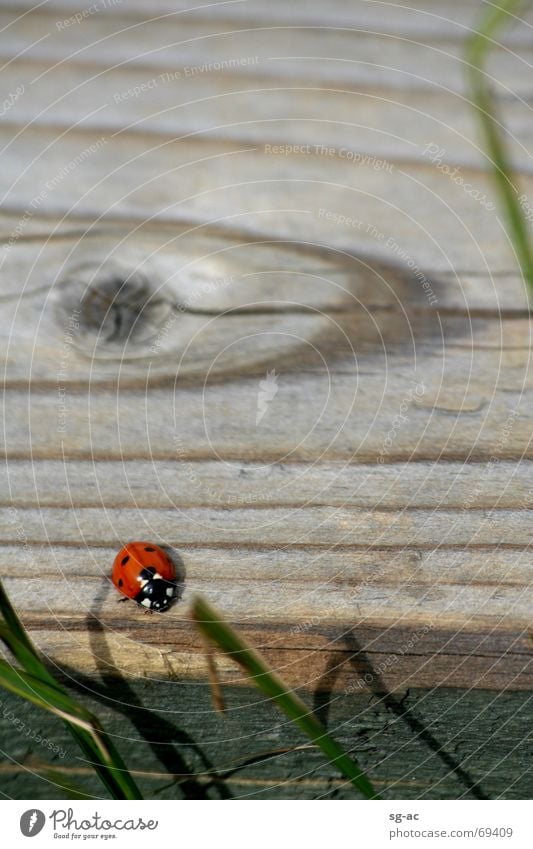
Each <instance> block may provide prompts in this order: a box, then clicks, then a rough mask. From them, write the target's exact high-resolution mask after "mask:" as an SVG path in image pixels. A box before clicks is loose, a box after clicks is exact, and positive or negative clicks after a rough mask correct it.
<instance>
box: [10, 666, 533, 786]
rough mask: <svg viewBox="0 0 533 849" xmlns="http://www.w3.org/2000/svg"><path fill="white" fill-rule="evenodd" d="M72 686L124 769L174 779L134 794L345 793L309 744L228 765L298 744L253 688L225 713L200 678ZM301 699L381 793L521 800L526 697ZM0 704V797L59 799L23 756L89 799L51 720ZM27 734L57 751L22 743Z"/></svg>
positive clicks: (444, 694) (415, 694) (527, 771)
mask: <svg viewBox="0 0 533 849" xmlns="http://www.w3.org/2000/svg"><path fill="white" fill-rule="evenodd" d="M72 690H73V691H74V692H76V693H77V694H78V695H81V696H82V701H83V702H84V703H85V704H86V705H87V706H88V707H90V709H91V710H94V711H96V712H97V713H98V715H99V716H100V717H101V719H102V720H103V721H104V724H105V725H106V727H107V728H109V729H110V731H112V733H113V734H114V735H116V736H115V743H116V744H117V745H118V746H119V748H120V750H121V752H122V754H123V755H124V757H125V760H126V762H127V763H128V765H129V766H130V767H131V768H132V769H136V770H144V771H150V772H154V773H158V774H161V773H163V774H164V775H166V774H167V773H178V774H181V777H179V778H175V779H171V778H165V777H161V775H157V776H155V777H151V778H149V777H148V778H147V777H144V778H143V777H139V782H140V784H141V787H142V789H143V792H144V794H145V796H146V797H149V798H152V797H153V798H158V799H159V798H160V799H165V798H184V797H189V798H220V797H222V798H238V797H246V798H264V799H271V798H297V799H310V798H321V797H324V798H338V799H342V798H356V797H357V794H356V793H355V791H354V790H353V788H352V787H350V786H349V785H346V784H345V783H344V782H343V781H342V780H341V779H340V778H339V776H338V775H337V774H336V773H335V770H334V769H333V768H332V767H331V766H329V765H328V764H326V763H325V762H324V759H323V757H322V755H321V754H320V753H319V752H318V751H317V750H315V749H307V750H305V751H293V752H288V753H280V754H277V755H273V756H271V757H269V758H268V759H265V760H262V761H260V762H259V763H256V764H251V765H250V764H249V765H247V766H245V767H243V768H241V769H239V768H238V767H239V764H240V763H241V762H242V761H244V760H245V759H247V758H251V757H253V756H255V755H258V754H260V753H262V752H268V751H271V750H276V749H280V748H282V747H289V746H298V745H301V744H305V742H306V741H305V740H304V739H303V737H302V736H301V734H300V733H299V732H298V731H297V730H296V729H295V728H293V727H292V726H291V725H290V724H289V723H288V722H286V721H285V720H284V718H283V717H282V716H281V714H280V713H279V712H278V711H277V710H276V709H275V708H274V707H273V706H272V705H271V704H270V703H268V702H265V701H264V700H262V699H261V698H260V696H259V695H258V693H257V692H256V691H255V690H252V689H245V688H240V687H234V688H226V689H225V692H226V697H227V703H228V711H227V713H226V715H225V716H220V715H219V714H217V713H216V712H215V711H214V710H213V708H212V705H211V700H210V695H209V691H208V687H207V686H206V684H205V683H203V682H202V683H191V682H155V681H135V682H131V681H123V680H121V679H116V678H111V677H110V678H108V679H107V680H106V681H105V682H104V683H103V684H102V683H98V684H97V683H94V682H92V683H91V682H88V681H87V682H80V681H79V679H78V681H77V683H76V685H75V686H72ZM90 690H92V693H91V692H89V691H90ZM303 695H304V697H305V698H307V700H308V702H309V703H310V704H312V703H313V700H314V703H315V709H316V710H317V711H318V713H319V715H320V717H321V718H322V720H323V721H325V722H326V723H327V725H328V728H329V730H330V731H332V732H333V733H335V734H336V735H337V736H338V738H339V740H340V741H342V743H343V745H344V746H346V748H347V749H348V750H349V751H351V752H353V753H354V754H355V755H356V756H357V759H358V760H359V762H360V763H361V765H362V766H363V767H364V768H365V769H366V770H368V772H369V774H370V776H371V777H372V778H373V779H374V780H375V781H376V783H377V786H378V788H379V789H380V791H382V792H383V795H384V796H385V797H386V798H391V799H416V798H429V799H440V798H463V797H464V798H496V797H499V796H501V797H504V798H511V799H525V798H531V795H532V792H533V775H532V773H531V737H530V736H529V735H530V733H531V731H530V729H531V706H532V704H533V702H532V694H531V693H526V692H504V693H496V692H489V691H482V690H472V691H470V692H469V691H463V690H451V689H444V688H442V689H438V690H434V691H423V690H411V691H408V692H407V693H404V694H403V695H402V694H400V695H395V696H392V695H381V696H380V695H377V694H374V695H367V694H360V693H355V694H354V693H352V694H349V695H344V694H339V693H333V694H332V695H328V694H324V693H322V694H315V696H313V694H303ZM0 699H1V701H2V704H1V706H0V732H1V736H0V739H1V740H2V749H3V752H4V755H3V761H2V767H1V771H0V791H1V792H2V793H4V794H5V795H7V796H10V797H13V798H38V799H45V798H54V797H59V798H61V797H62V795H63V794H62V793H61V792H60V791H59V790H58V788H57V787H55V786H53V785H51V784H50V783H48V782H47V781H46V780H45V779H43V778H41V777H39V776H37V775H35V773H34V771H32V758H39V759H41V760H48V761H49V762H51V763H53V764H54V766H55V767H56V768H57V767H65V766H66V767H67V769H68V770H69V773H70V774H71V775H72V777H74V776H75V777H76V778H77V779H78V780H79V781H81V782H82V783H83V785H84V787H85V788H86V789H87V791H88V792H92V793H94V794H95V795H98V796H99V795H100V794H101V790H100V785H99V783H98V782H97V781H95V780H94V779H92V778H91V777H90V772H88V771H87V767H86V765H85V764H84V763H83V761H82V760H81V759H80V755H79V753H78V752H77V751H76V749H75V746H74V744H73V743H72V741H71V739H70V737H69V735H68V733H67V732H66V731H65V730H64V729H63V726H62V724H61V723H60V722H59V721H58V720H56V719H54V718H53V717H49V716H47V715H44V714H43V713H42V712H40V711H38V710H37V709H34V708H33V707H31V706H30V705H27V704H25V703H24V702H22V701H21V700H18V699H16V698H15V697H11V696H9V695H8V694H4V693H0ZM8 711H13V714H14V719H12V718H9V716H8V715H7V714H8ZM16 722H17V723H18V725H17V724H16ZM21 723H24V726H22V725H21ZM27 729H30V733H33V732H35V733H38V734H40V735H41V736H43V737H45V738H46V739H47V740H49V741H50V742H51V744H52V745H55V746H59V747H60V748H61V751H60V752H55V753H54V752H51V751H50V749H48V748H46V746H45V745H43V744H42V743H36V742H35V741H33V742H32V741H30V740H29V738H28V736H27ZM63 750H64V752H65V754H63ZM16 764H20V765H21V766H16ZM186 773H189V774H190V775H185V774H186Z"/></svg>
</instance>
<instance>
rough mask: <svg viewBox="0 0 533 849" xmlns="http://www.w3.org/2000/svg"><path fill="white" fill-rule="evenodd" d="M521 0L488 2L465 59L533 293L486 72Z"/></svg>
mask: <svg viewBox="0 0 533 849" xmlns="http://www.w3.org/2000/svg"><path fill="white" fill-rule="evenodd" d="M523 5H524V4H523V2H522V0H501V2H500V4H499V5H492V4H491V5H490V6H489V7H488V11H487V12H486V13H485V14H484V15H483V18H482V19H481V21H480V23H479V25H478V26H477V30H476V32H475V33H474V35H473V36H472V37H471V38H470V39H469V42H468V47H467V53H466V58H467V62H468V75H469V81H470V89H471V93H472V100H473V102H474V104H475V107H476V113H477V117H478V120H479V123H480V126H481V131H482V133H483V137H484V142H485V145H486V148H487V155H488V157H489V159H490V162H491V168H492V172H493V176H494V178H495V183H496V188H497V190H498V193H499V195H500V200H501V204H502V207H503V211H504V213H505V217H506V221H507V229H508V233H509V236H510V238H511V240H512V243H513V246H514V249H515V251H516V256H517V259H518V262H519V264H520V267H521V271H522V274H523V276H524V279H525V281H526V283H527V284H528V286H529V290H530V296H533V249H532V246H531V240H530V233H529V231H528V227H527V223H526V220H525V217H524V215H523V213H522V209H521V207H520V203H519V200H518V190H517V189H516V187H515V185H514V183H513V180H512V168H511V165H510V161H509V157H508V154H507V150H506V146H505V143H504V140H503V135H502V130H501V124H500V122H499V121H498V119H497V117H496V109H495V104H494V98H493V96H492V94H491V91H490V87H489V82H488V77H487V76H486V74H485V62H486V59H487V54H488V52H489V50H490V48H491V45H492V44H493V43H494V38H495V36H497V35H498V33H499V31H500V30H501V29H503V28H504V27H505V25H506V24H509V23H510V22H511V21H512V20H513V17H512V16H513V15H515V14H516V13H518V12H519V11H520V9H521V8H522V6H523Z"/></svg>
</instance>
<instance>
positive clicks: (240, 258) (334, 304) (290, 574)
mask: <svg viewBox="0 0 533 849" xmlns="http://www.w3.org/2000/svg"><path fill="white" fill-rule="evenodd" d="M204 5H205V4H202V3H187V4H184V3H175V2H172V3H171V2H169V0H153V2H151V3H147V2H144V0H142V2H136V3H130V2H126V0H124V2H122V3H121V4H120V5H117V6H116V7H114V8H112V7H111V6H110V7H109V8H107V9H105V10H99V11H98V13H95V14H91V15H87V16H86V17H85V18H84V19H83V20H82V21H81V22H76V21H74V23H72V15H74V14H75V13H76V11H80V10H81V11H83V10H84V9H85V8H86V6H87V4H86V3H85V2H84V0H73V1H72V3H69V4H66V3H64V2H60V0H49V2H47V3H45V4H42V5H41V6H40V7H39V8H38V9H33V8H32V4H30V3H28V2H26V0H10V2H9V3H8V4H7V5H5V6H4V7H3V8H2V10H1V11H0V29H2V30H3V34H4V39H3V42H2V46H1V47H0V60H1V62H2V65H3V69H2V74H3V84H4V90H5V91H6V93H10V92H11V93H13V92H15V91H16V90H17V87H20V88H21V89H22V88H23V91H22V92H21V93H20V95H18V96H16V97H14V98H12V102H10V103H9V105H8V107H7V108H5V109H4V114H3V115H2V124H1V126H0V149H1V150H2V160H3V166H4V167H3V169H2V171H1V172H0V197H1V198H2V212H1V214H0V302H1V310H0V366H1V368H2V372H3V389H4V395H3V421H2V443H1V445H0V452H1V453H2V457H3V460H4V462H3V464H2V468H1V469H0V572H1V574H2V577H3V580H4V581H5V585H6V587H7V589H8V591H9V594H10V596H11V597H12V599H13V601H14V603H15V604H16V606H17V609H18V610H19V612H20V615H21V617H22V619H23V621H24V623H25V624H26V626H27V627H28V628H29V630H30V632H31V634H32V636H33V638H34V639H35V641H36V643H37V645H38V646H39V648H40V649H41V650H42V652H43V653H44V654H45V655H46V657H47V658H48V660H49V662H50V663H51V664H52V666H53V667H54V669H56V670H57V671H58V673H59V674H60V675H61V676H62V677H63V678H64V679H65V680H66V681H67V682H68V685H69V687H72V688H73V689H74V690H76V688H78V690H80V692H81V693H82V698H83V699H84V700H85V701H86V702H87V703H90V706H91V707H92V708H93V709H96V710H98V711H101V712H102V715H103V719H104V721H105V723H106V725H107V724H110V725H111V726H112V727H113V729H116V733H117V735H119V736H120V735H122V734H123V732H124V735H125V737H126V738H127V739H123V738H122V742H121V743H120V745H125V746H126V747H127V748H129V749H131V750H132V751H133V750H134V751H135V755H134V763H133V768H134V769H135V770H136V771H137V772H143V771H149V772H150V773H151V774H150V775H149V776H145V778H144V779H142V780H144V781H145V782H146V792H147V793H148V795H150V794H154V793H157V794H158V795H157V798H160V797H161V798H163V797H166V796H167V795H168V796H169V797H171V798H175V797H176V796H178V797H180V795H183V796H184V797H189V798H215V797H218V796H220V795H224V794H226V796H228V794H229V796H246V797H250V798H252V797H253V798H255V797H259V798H261V797H263V798H274V797H278V796H279V797H282V798H311V797H313V796H315V797H317V796H327V795H330V796H331V797H332V798H350V794H349V793H348V792H347V791H346V789H345V787H343V786H342V784H341V783H339V782H338V781H337V780H336V778H335V777H334V776H333V773H332V772H330V771H328V770H329V768H328V767H325V766H324V765H323V763H322V761H321V759H320V757H319V756H317V754H316V753H315V752H313V753H312V754H310V755H309V753H307V754H306V757H307V755H309V758H310V760H309V761H308V762H307V764H308V765H307V766H302V764H303V760H302V754H301V753H300V752H298V751H292V752H288V753H284V754H283V755H279V756H276V757H274V758H270V759H268V760H267V761H265V762H264V763H263V762H262V761H261V763H258V764H255V765H248V766H246V767H245V768H243V769H242V770H241V768H240V766H239V759H242V760H246V759H247V758H248V757H249V756H250V755H252V754H254V753H257V751H258V750H260V749H262V750H263V751H266V750H269V749H273V748H274V749H276V748H281V747H283V746H289V747H290V746H292V745H295V746H297V745H299V744H301V743H302V740H301V738H300V737H299V736H298V734H297V733H295V734H293V732H292V731H290V730H289V729H288V727H287V726H286V725H285V723H280V717H279V716H277V715H276V714H274V709H273V707H272V705H270V704H267V703H265V702H263V701H262V700H261V698H260V697H259V696H258V695H257V693H256V692H254V691H252V690H251V689H250V687H249V682H247V681H246V680H243V678H242V677H241V674H240V673H239V671H238V669H237V668H236V667H235V665H234V664H232V663H231V662H230V661H229V660H227V659H221V660H220V663H219V666H220V675H221V680H222V682H223V685H224V688H225V692H226V694H227V698H228V700H229V704H230V707H231V710H230V712H229V715H228V717H227V718H226V720H222V719H220V718H219V717H217V716H215V715H214V713H213V711H212V707H211V705H210V703H209V695H208V686H207V680H206V678H207V676H206V666H205V659H204V656H203V653H202V646H201V644H200V642H199V640H198V637H197V635H196V633H195V631H194V628H193V626H192V623H191V621H190V601H191V599H192V597H193V595H194V594H195V593H198V592H199V593H203V594H205V595H206V597H208V598H209V599H210V600H212V601H213V602H214V603H215V604H216V605H217V606H218V607H219V608H220V609H221V610H222V612H223V613H224V615H226V616H227V617H228V619H229V620H230V621H231V622H233V623H234V624H235V625H236V626H237V627H238V628H239V629H240V630H241V631H242V633H243V634H244V635H245V637H246V638H247V639H248V640H249V641H250V642H251V643H252V644H254V645H255V646H257V647H258V648H260V649H261V651H262V652H263V653H264V655H265V657H266V658H267V660H268V661H269V662H270V663H271V664H272V666H273V667H274V668H275V669H276V670H278V671H279V672H280V674H281V675H282V676H283V677H284V678H285V680H286V681H287V682H288V684H289V686H294V687H297V688H299V689H300V690H301V691H302V692H303V694H304V697H305V698H306V699H308V701H309V703H310V704H312V706H313V708H314V709H315V710H316V711H317V713H318V714H319V715H320V716H321V718H322V719H323V720H324V721H325V722H326V724H328V726H329V727H330V728H331V729H332V730H333V731H335V732H336V733H338V735H339V736H340V737H341V739H342V740H343V741H344V743H345V745H346V746H347V747H348V748H349V749H355V750H357V755H358V757H359V758H360V759H361V762H362V763H363V764H364V766H365V767H367V768H368V769H369V770H370V772H371V773H372V774H373V777H374V778H375V780H376V783H377V785H378V786H379V787H380V788H384V790H385V793H386V794H388V798H420V797H428V798H462V797H463V796H464V797H468V798H485V797H487V798H494V797H497V796H508V797H509V798H529V797H530V795H531V788H530V778H527V776H526V773H525V764H524V762H523V761H524V759H525V757H526V754H527V746H526V744H525V740H526V738H527V734H528V731H529V728H528V725H527V715H528V714H527V705H528V702H529V700H530V694H531V691H532V689H533V683H532V671H531V640H530V637H529V635H528V633H529V631H530V629H531V562H530V561H531V557H530V552H531V543H532V533H531V530H530V526H531V521H530V520H531V513H532V510H533V485H532V482H531V466H532V462H533V448H532V446H531V433H532V428H533V406H532V397H533V396H532V388H533V383H532V371H531V358H530V348H531V319H530V309H529V305H528V300H527V297H526V292H525V289H524V284H523V281H522V279H521V276H520V273H519V270H518V269H517V266H516V262H515V257H514V254H513V251H512V248H511V246H510V245H509V242H508V239H507V237H506V235H505V230H504V227H503V223H502V220H501V217H500V215H499V213H498V210H497V209H495V208H493V204H494V205H495V204H496V198H495V195H494V187H493V184H492V182H491V178H490V174H489V168H488V162H487V159H486V157H485V155H484V154H483V151H482V149H481V147H480V144H479V139H478V137H477V135H476V131H475V125H474V120H473V115H472V110H471V104H470V103H469V97H468V91H467V88H466V85H465V70H466V67H465V63H464V49H465V40H466V38H467V37H468V34H469V32H470V31H471V27H472V26H473V25H474V22H475V20H476V17H477V14H478V11H479V8H478V6H479V4H477V3H475V2H470V0H467V2H464V3H460V4H457V3H455V2H452V0H446V2H445V3H444V4H442V3H436V2H435V0H426V2H425V3H424V4H423V8H422V7H420V6H419V7H417V8H416V9H415V8H407V7H406V6H405V5H402V4H400V3H392V4H390V3H389V4H387V5H386V14H384V7H383V4H379V3H366V2H355V3H354V2H345V0H333V2H331V3H328V4H318V3H309V2H308V0H306V2H305V3H304V2H303V0H295V2H292V3H290V4H287V3H282V2H270V3H268V4H264V3H260V2H258V0H249V2H232V3H227V2H216V3H213V4H209V7H208V8H203V6H204ZM532 15H533V12H532V11H531V10H526V19H527V20H528V22H529V23H530V24H531V23H533V17H532ZM69 20H70V21H71V22H70V24H69V23H68V21H69ZM65 21H67V24H65ZM532 57H533V44H532V41H531V36H530V31H529V29H528V28H527V27H526V26H524V25H522V26H519V25H517V26H513V27H510V28H509V30H508V32H506V34H505V37H504V38H503V39H502V41H501V43H500V44H498V45H495V49H494V51H493V54H492V57H491V61H490V74H491V84H492V86H493V88H494V93H495V96H496V99H497V102H498V107H499V110H500V112H499V115H500V118H501V120H502V122H503V124H504V125H505V127H506V128H507V138H508V143H509V146H510V150H511V152H512V156H513V164H514V166H515V173H516V179H517V185H518V182H519V188H520V191H521V192H524V193H525V194H526V195H527V196H531V195H532V194H533V188H532V187H533V170H532V168H531V159H530V153H529V151H530V149H531V144H532V130H531V127H532V124H531V75H530V73H529V70H530V65H531V60H532ZM6 96H7V95H6ZM295 146H298V147H296V149H295ZM435 148H437V151H436V152H435V150H434V149H435ZM432 150H433V154H432V153H431V151H432ZM432 157H433V158H432ZM454 169H455V170H454ZM273 370H275V373H276V376H277V377H276V379H277V391H276V392H275V393H274V395H273V397H272V398H270V399H269V402H268V404H267V407H266V412H265V413H264V416H263V418H262V419H261V420H260V421H259V420H258V411H259V406H258V405H259V401H260V398H261V392H263V393H264V391H265V390H264V386H263V388H262V384H263V383H264V381H265V380H266V379H267V373H269V372H270V373H272V372H273ZM417 388H418V392H417V391H416V389H417ZM142 537H145V538H148V539H154V541H157V542H159V543H160V544H163V545H166V546H168V547H169V548H170V553H171V554H172V556H173V557H174V558H175V560H176V563H177V565H178V567H179V572H180V578H181V581H182V586H181V589H182V598H181V599H180V601H179V602H178V603H177V604H176V605H175V606H174V608H173V609H172V610H171V611H169V612H168V614H166V615H165V616H164V617H163V618H161V617H156V616H153V617H147V616H145V615H143V613H142V612H141V611H139V609H137V607H136V606H135V605H134V604H133V603H131V604H125V605H117V603H116V600H117V593H116V592H115V590H114V589H113V587H112V586H111V584H110V580H109V577H110V569H111V564H112V560H113V558H114V556H115V553H116V550H117V548H118V547H119V546H120V545H121V544H122V543H123V542H125V541H126V540H131V539H133V538H142ZM178 688H179V690H178ZM178 692H179V697H178ZM89 693H90V694H91V695H89ZM110 699H111V700H112V705H113V707H110V702H109V700H110ZM91 700H92V701H91ZM147 700H149V702H150V705H151V706H152V709H153V715H152V712H151V711H150V712H147V709H146V708H145V706H144V705H145V703H146V701H147ZM6 703H7V702H6ZM122 706H124V707H122ZM122 710H124V713H125V715H127V717H129V718H128V719H127V723H129V724H128V725H127V730H126V731H124V729H125V728H126V726H125V725H124V716H123V715H122V714H121V712H120V711H122ZM16 711H17V715H18V714H19V713H20V715H21V716H22V715H23V716H24V717H25V721H27V723H28V724H29V726H31V727H35V726H36V725H39V727H40V725H42V727H43V728H46V729H47V730H46V733H47V734H48V735H49V736H50V737H51V738H53V739H57V740H60V739H62V737H61V732H60V731H58V728H57V727H54V726H50V723H49V720H48V719H45V718H40V717H36V716H35V715H34V714H33V713H31V709H30V708H29V707H28V706H25V705H21V704H19V703H17V704H16ZM176 712H177V713H176ZM156 720H157V721H156ZM163 721H165V722H166V723H167V725H165V728H164V733H165V737H166V740H167V743H168V746H167V747H166V748H165V747H164V750H163V749H162V748H160V747H159V746H160V743H157V744H156V743H155V741H156V740H158V737H157V734H158V733H159V732H158V730H157V729H158V728H159V729H161V722H163ZM131 723H132V724H131ZM224 723H225V725H224ZM243 723H244V725H243ZM0 726H1V731H2V733H3V735H4V737H7V738H8V741H9V743H10V748H9V752H8V757H9V758H12V759H14V760H15V761H17V762H18V764H20V765H16V764H14V763H12V762H11V761H6V762H5V763H4V764H0V787H3V788H4V791H5V792H6V793H8V794H10V795H15V796H17V797H18V798H31V796H32V794H33V795H35V796H36V797H37V798H46V797H47V796H48V795H51V797H53V798H57V797H58V796H57V792H58V791H57V788H53V787H50V785H48V784H47V783H46V782H45V781H44V780H43V779H42V778H39V777H37V776H36V771H35V763H36V762H35V758H37V761H39V758H40V759H46V757H47V753H46V752H43V751H40V750H39V749H38V748H37V747H35V746H34V747H30V749H31V752H30V751H29V750H28V746H27V745H26V744H25V743H24V741H21V740H19V739H18V738H17V739H16V740H15V739H14V738H15V736H16V735H13V734H12V733H11V731H10V729H11V726H10V725H9V720H6V718H5V715H4V714H2V716H1V717H0ZM206 729H207V730H206ZM224 729H226V730H224ZM495 729H496V730H497V733H496V731H495ZM199 736H200V737H201V741H202V742H201V743H198V741H197V738H198V737H199ZM176 740H178V741H179V747H177V746H174V744H173V743H169V741H176ZM228 740H231V741H232V742H231V744H230V745H231V751H232V753H233V754H232V756H231V757H230V756H228ZM236 740H237V741H238V742H237V743H235V741H236ZM132 741H137V743H136V745H135V746H133V745H131V742H132ZM204 743H205V749H206V751H205V752H204V751H203V750H202V745H203V744H204ZM137 744H138V745H137ZM69 757H70V756H69ZM210 759H211V760H210ZM67 760H68V759H67ZM65 763H66V762H60V764H59V765H60V766H61V767H62V768H64V767H65ZM69 763H70V761H69ZM212 764H216V767H217V768H219V769H220V770H222V769H223V768H227V769H228V770H230V769H233V768H234V767H235V768H238V769H237V772H236V773H234V774H232V775H231V776H230V777H228V776H226V777H225V778H224V780H223V781H219V782H218V783H217V782H212V781H211V780H210V777H209V773H210V772H212V771H213V769H212V768H211V767H212ZM67 768H68V769H72V770H73V773H72V774H73V775H76V776H77V777H78V778H81V780H83V781H87V786H88V787H89V788H92V792H95V793H96V794H98V792H99V790H98V789H95V788H94V787H93V786H92V785H91V782H90V777H89V776H88V775H87V773H86V772H84V768H83V767H82V768H78V767H71V766H67ZM178 773H179V774H180V775H181V778H178V780H177V783H176V784H171V785H170V787H169V774H170V775H172V776H175V775H177V774H178ZM304 773H306V774H305V775H304ZM184 774H187V775H186V777H185V778H184V777H183V776H184ZM5 788H8V789H5ZM52 791H53V792H52ZM161 794H162V795H161Z"/></svg>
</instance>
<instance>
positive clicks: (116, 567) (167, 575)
mask: <svg viewBox="0 0 533 849" xmlns="http://www.w3.org/2000/svg"><path fill="white" fill-rule="evenodd" d="M112 580H113V583H114V585H115V586H116V588H117V590H119V592H121V593H123V594H124V595H125V596H127V598H132V599H133V600H134V601H136V602H137V604H141V605H142V606H143V607H147V608H148V609H149V610H157V611H159V612H161V611H162V610H167V609H168V608H169V607H170V605H171V604H172V602H173V601H174V599H175V598H176V596H177V594H178V587H177V584H176V570H175V568H174V564H173V563H172V560H171V559H170V557H169V556H168V554H167V553H166V552H165V551H163V549H162V548H160V547H159V546H158V545H155V544H154V543H151V542H129V543H128V544H127V545H125V546H124V548H121V549H120V551H119V553H118V554H117V556H116V557H115V562H114V563H113V575H112Z"/></svg>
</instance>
